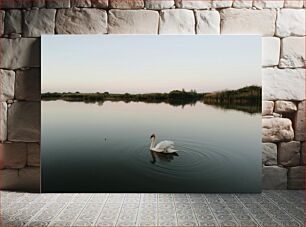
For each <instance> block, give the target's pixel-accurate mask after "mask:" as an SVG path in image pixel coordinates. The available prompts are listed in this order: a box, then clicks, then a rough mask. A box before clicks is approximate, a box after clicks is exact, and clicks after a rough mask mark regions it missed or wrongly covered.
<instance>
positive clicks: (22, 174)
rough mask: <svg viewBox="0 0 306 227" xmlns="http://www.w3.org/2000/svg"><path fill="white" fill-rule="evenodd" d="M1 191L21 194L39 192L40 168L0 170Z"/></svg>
mask: <svg viewBox="0 0 306 227" xmlns="http://www.w3.org/2000/svg"><path fill="white" fill-rule="evenodd" d="M0 179H1V185H0V187H1V189H2V190H14V191H23V192H39V191H40V168H37V167H27V168H23V169H20V170H13V169H4V170H0Z"/></svg>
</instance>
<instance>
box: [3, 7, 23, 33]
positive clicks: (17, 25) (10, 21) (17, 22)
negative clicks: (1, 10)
mask: <svg viewBox="0 0 306 227" xmlns="http://www.w3.org/2000/svg"><path fill="white" fill-rule="evenodd" d="M4 33H5V34H12V33H22V11H21V10H18V9H11V10H8V11H7V12H6V14H5V19H4Z"/></svg>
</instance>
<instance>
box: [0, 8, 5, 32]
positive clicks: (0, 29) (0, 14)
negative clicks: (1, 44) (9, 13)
mask: <svg viewBox="0 0 306 227" xmlns="http://www.w3.org/2000/svg"><path fill="white" fill-rule="evenodd" d="M4 17H5V11H3V10H0V35H1V36H2V35H3V34H4Z"/></svg>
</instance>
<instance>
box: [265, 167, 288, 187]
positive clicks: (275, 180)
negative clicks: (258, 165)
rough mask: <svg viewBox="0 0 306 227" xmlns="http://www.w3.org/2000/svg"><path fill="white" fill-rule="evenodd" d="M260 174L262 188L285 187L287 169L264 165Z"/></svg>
mask: <svg viewBox="0 0 306 227" xmlns="http://www.w3.org/2000/svg"><path fill="white" fill-rule="evenodd" d="M262 174H263V176H262V187H263V189H274V190H275V189H287V169H285V168H282V167H279V166H264V167H263V169H262Z"/></svg>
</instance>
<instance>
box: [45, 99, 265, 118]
mask: <svg viewBox="0 0 306 227" xmlns="http://www.w3.org/2000/svg"><path fill="white" fill-rule="evenodd" d="M43 100H44V101H54V100H58V99H57V98H53V99H43ZM61 100H64V101H67V102H83V103H86V104H98V105H99V106H103V104H104V102H106V101H109V102H124V103H131V102H142V103H156V104H158V103H166V104H169V105H171V106H176V107H181V108H184V107H185V106H195V105H196V104H197V103H204V104H206V105H211V106H214V107H216V108H218V109H223V110H238V111H242V112H245V113H249V114H255V113H260V112H261V102H257V101H256V102H243V101H240V102H238V103H214V102H206V101H203V99H197V98H191V99H167V100H143V101H138V100H137V101H135V100H131V99H124V100H78V99H61Z"/></svg>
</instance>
